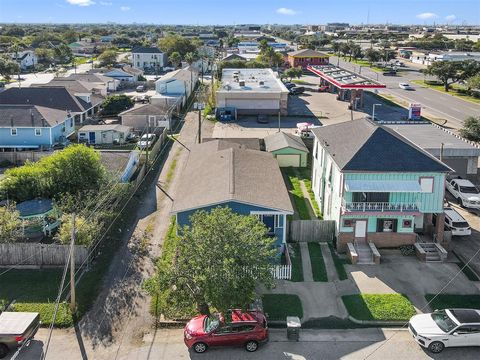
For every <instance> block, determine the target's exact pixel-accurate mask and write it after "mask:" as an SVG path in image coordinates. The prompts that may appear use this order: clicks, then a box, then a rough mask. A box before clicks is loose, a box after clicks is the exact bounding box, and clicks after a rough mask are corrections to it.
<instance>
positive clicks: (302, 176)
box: [295, 165, 323, 219]
mask: <svg viewBox="0 0 480 360" xmlns="http://www.w3.org/2000/svg"><path fill="white" fill-rule="evenodd" d="M295 170H296V173H297V174H298V178H299V180H301V181H303V183H304V184H305V187H306V188H307V192H308V196H309V197H310V203H311V204H312V207H313V212H314V213H315V215H316V216H317V217H318V218H319V219H322V218H323V216H322V213H321V212H320V207H319V206H318V203H317V200H315V194H314V193H313V189H312V180H311V177H312V169H311V168H310V165H309V166H308V167H304V168H297V169H295Z"/></svg>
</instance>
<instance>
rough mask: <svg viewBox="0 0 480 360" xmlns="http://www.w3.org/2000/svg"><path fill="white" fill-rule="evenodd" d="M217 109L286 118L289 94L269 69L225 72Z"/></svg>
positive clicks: (219, 90)
mask: <svg viewBox="0 0 480 360" xmlns="http://www.w3.org/2000/svg"><path fill="white" fill-rule="evenodd" d="M216 98H217V109H218V110H219V111H222V109H233V110H234V112H236V113H237V114H239V115H242V114H243V115H257V114H272V115H276V114H278V113H281V114H282V115H286V114H287V106H288V90H287V88H286V87H285V85H284V84H283V83H282V81H281V80H280V78H279V77H278V75H277V74H276V73H275V72H273V70H271V69H224V70H223V71H222V84H221V86H220V88H219V89H218V90H217V93H216Z"/></svg>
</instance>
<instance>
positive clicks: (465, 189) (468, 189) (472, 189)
mask: <svg viewBox="0 0 480 360" xmlns="http://www.w3.org/2000/svg"><path fill="white" fill-rule="evenodd" d="M460 192H461V193H464V194H478V189H477V188H476V187H475V186H460Z"/></svg>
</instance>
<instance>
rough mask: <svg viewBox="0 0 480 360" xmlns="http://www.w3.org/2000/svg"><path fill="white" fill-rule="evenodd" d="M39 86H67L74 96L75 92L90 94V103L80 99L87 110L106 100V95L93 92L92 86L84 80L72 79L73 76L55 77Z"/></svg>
mask: <svg viewBox="0 0 480 360" xmlns="http://www.w3.org/2000/svg"><path fill="white" fill-rule="evenodd" d="M37 86H38V87H52V86H63V87H65V88H66V89H67V90H68V91H69V92H70V93H71V94H72V95H73V96H76V95H75V94H87V93H88V94H90V100H91V101H90V103H87V102H85V101H83V100H82V99H78V100H79V101H80V103H81V104H82V106H83V107H84V108H85V110H87V109H90V108H91V107H92V106H95V105H98V104H100V103H101V102H103V100H104V96H102V95H100V94H93V92H92V88H93V87H94V86H90V85H89V84H88V83H86V84H83V83H82V81H79V80H76V79H72V78H60V77H59V78H53V79H52V80H51V81H50V82H48V83H46V84H39V85H37Z"/></svg>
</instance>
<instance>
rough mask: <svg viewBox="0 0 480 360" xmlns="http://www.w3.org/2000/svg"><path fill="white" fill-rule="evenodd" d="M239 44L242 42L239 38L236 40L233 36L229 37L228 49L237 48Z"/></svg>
mask: <svg viewBox="0 0 480 360" xmlns="http://www.w3.org/2000/svg"><path fill="white" fill-rule="evenodd" d="M239 42H240V39H239V38H236V37H233V36H229V37H228V38H227V46H228V47H235V46H237V45H238V43H239Z"/></svg>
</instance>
